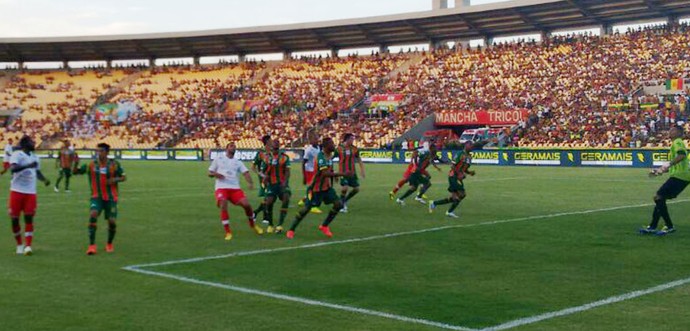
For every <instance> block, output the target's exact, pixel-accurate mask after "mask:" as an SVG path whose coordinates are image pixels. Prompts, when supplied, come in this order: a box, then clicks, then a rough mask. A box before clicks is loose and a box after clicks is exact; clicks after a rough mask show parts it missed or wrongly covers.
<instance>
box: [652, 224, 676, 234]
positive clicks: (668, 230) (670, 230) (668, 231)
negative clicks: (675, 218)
mask: <svg viewBox="0 0 690 331" xmlns="http://www.w3.org/2000/svg"><path fill="white" fill-rule="evenodd" d="M674 232H676V229H674V228H669V227H666V226H664V227H663V228H662V229H661V230H659V231H657V232H656V235H657V236H665V235H667V234H671V233H674Z"/></svg>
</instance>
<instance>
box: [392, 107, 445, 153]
mask: <svg viewBox="0 0 690 331" xmlns="http://www.w3.org/2000/svg"><path fill="white" fill-rule="evenodd" d="M435 116H436V115H434V114H433V113H432V114H431V115H429V116H427V117H426V118H425V119H423V120H421V121H420V122H419V123H417V125H415V126H413V127H412V128H410V129H409V130H407V132H405V133H403V134H402V135H400V137H397V138H395V140H393V146H398V145H402V143H403V142H405V141H406V140H408V139H411V140H420V139H422V137H423V136H424V133H425V132H427V131H429V130H433V129H434V128H435V126H434V123H435V121H436V120H435V118H434V117H435Z"/></svg>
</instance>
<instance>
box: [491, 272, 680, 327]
mask: <svg viewBox="0 0 690 331" xmlns="http://www.w3.org/2000/svg"><path fill="white" fill-rule="evenodd" d="M688 283H690V278H685V279H679V280H676V281H673V282H670V283H666V284H662V285H658V286H654V287H651V288H648V289H645V290H638V291H633V292H629V293H626V294H621V295H617V296H612V297H609V298H606V299H603V300H599V301H594V302H590V303H587V304H584V305H581V306H577V307H570V308H566V309H563V310H559V311H553V312H550V313H545V314H541V315H536V316H532V317H526V318H520V319H516V320H514V321H510V322H508V323H504V324H500V325H496V326H492V327H488V328H485V329H482V330H481V331H498V330H506V329H512V328H515V327H518V326H522V325H526V324H532V323H537V322H541V321H544V320H548V319H552V318H556V317H561V316H568V315H572V314H577V313H581V312H583V311H586V310H590V309H594V308H597V307H601V306H605V305H610V304H613V303H617V302H621V301H626V300H630V299H634V298H637V297H641V296H643V295H648V294H652V293H656V292H661V291H666V290H669V289H672V288H674V287H679V286H683V285H686V284H688Z"/></svg>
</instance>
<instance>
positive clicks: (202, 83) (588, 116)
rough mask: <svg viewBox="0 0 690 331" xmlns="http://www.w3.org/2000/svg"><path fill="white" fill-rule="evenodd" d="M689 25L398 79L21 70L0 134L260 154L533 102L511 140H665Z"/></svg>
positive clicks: (474, 58)
mask: <svg viewBox="0 0 690 331" xmlns="http://www.w3.org/2000/svg"><path fill="white" fill-rule="evenodd" d="M687 32H688V27H687V26H685V25H680V26H674V27H672V28H666V27H663V28H654V29H645V30H639V31H629V32H628V33H623V34H616V35H612V36H601V37H599V36H592V35H579V36H566V37H551V38H549V39H547V40H544V41H543V42H541V43H535V42H519V43H512V44H500V45H495V46H493V47H489V48H484V49H482V48H479V49H466V50H465V49H438V50H435V51H432V52H425V53H424V54H423V56H422V58H421V60H420V61H419V62H418V63H416V64H413V65H411V66H410V67H409V68H408V69H407V70H400V71H399V72H397V73H395V74H392V72H393V71H394V70H395V69H396V68H398V67H400V66H401V65H402V64H403V63H404V62H406V61H409V60H410V56H409V55H408V54H378V53H377V54H373V55H372V56H359V57H358V56H348V57H340V58H339V57H335V58H331V57H324V58H321V57H319V58H307V59H293V60H287V61H283V62H280V63H277V64H273V65H270V66H269V65H267V64H265V63H263V62H260V63H256V62H250V63H221V64H218V65H204V66H198V65H194V66H192V65H180V66H164V67H153V68H135V67H131V68H123V69H106V68H93V69H89V70H68V71H64V70H63V71H22V72H20V73H18V74H16V75H13V76H11V78H7V77H5V78H3V79H6V80H7V79H10V81H9V83H7V84H6V86H5V89H4V90H3V91H1V92H0V109H15V108H21V109H22V110H23V112H22V114H21V116H20V117H18V118H17V119H15V120H13V121H11V124H10V125H8V126H7V127H6V128H4V130H0V138H2V139H7V138H9V137H16V136H17V135H19V134H20V133H21V132H26V133H29V134H32V135H34V136H35V137H36V138H37V140H38V141H39V142H40V141H43V140H48V141H53V140H54V141H58V140H59V139H56V138H70V139H72V140H73V141H75V142H76V145H77V147H92V146H91V145H93V144H95V143H96V142H97V141H101V140H105V141H107V142H109V143H110V144H111V145H113V146H115V147H116V148H128V147H129V148H155V147H160V146H172V145H173V144H174V146H175V147H181V148H213V147H220V146H223V145H224V144H226V143H227V142H229V141H238V142H239V146H240V147H241V148H257V147H260V143H259V141H258V137H261V136H262V135H264V134H271V135H273V136H274V137H275V138H277V139H279V140H280V142H281V144H282V145H283V146H286V147H288V146H296V145H299V144H300V143H301V142H302V141H303V140H302V138H303V137H304V133H305V132H306V131H307V130H310V129H312V128H315V127H318V128H319V130H320V132H322V133H323V134H326V135H330V136H333V137H334V138H336V139H338V138H339V137H340V136H341V135H342V134H344V133H346V132H353V133H356V134H357V135H358V138H359V139H358V140H357V144H358V145H359V146H360V147H390V144H391V142H392V141H393V140H394V139H395V138H396V137H398V136H399V135H401V134H402V133H404V132H406V131H407V130H409V129H410V128H411V127H413V126H414V125H415V124H417V123H419V121H421V120H423V119H424V118H426V117H427V116H429V115H431V114H432V113H434V112H441V111H445V110H470V111H474V110H510V109H526V110H528V111H529V113H530V117H529V119H528V120H526V121H523V122H521V123H519V124H518V125H517V129H516V130H515V131H514V132H513V135H514V137H513V140H512V141H511V142H512V143H513V144H514V145H516V146H519V147H654V146H659V145H664V144H667V143H668V142H667V141H665V140H664V137H663V134H664V130H665V129H666V128H668V127H669V126H670V125H673V124H682V125H685V126H686V127H688V128H690V125H688V124H687V122H688V121H687V119H688V112H689V110H690V103H688V102H687V98H688V94H689V93H690V90H688V89H681V90H679V91H674V92H673V93H672V94H670V95H666V93H654V94H645V93H644V91H645V88H646V87H650V86H657V85H663V83H664V82H666V81H667V80H670V79H682V78H684V77H688V76H690V54H688V52H686V50H687V45H688V44H690V34H688V33H687ZM389 76H392V77H389ZM0 78H2V77H0ZM384 81H385V83H384V84H383V85H381V83H382V82H384ZM120 85H121V86H120ZM108 93H110V94H112V95H109V94H108ZM370 93H401V94H403V95H405V99H404V102H402V104H401V105H400V107H399V108H397V109H396V110H394V111H388V112H385V113H376V114H374V113H372V112H370V111H367V109H366V107H361V105H359V104H357V103H358V102H359V101H361V100H362V99H363V98H364V97H366V96H368V95H369V94H370ZM105 95H107V96H108V98H107V100H105V101H108V102H112V103H127V102H129V103H132V104H136V105H137V107H138V109H137V111H134V112H131V113H128V114H127V115H128V116H127V118H126V119H125V120H124V121H123V122H121V123H115V122H111V121H103V120H101V119H99V118H98V116H97V115H96V114H95V113H94V110H93V106H94V104H95V103H96V101H97V100H98V101H99V102H102V101H104V100H99V98H103V96H105ZM374 115H375V116H374ZM43 147H50V146H43Z"/></svg>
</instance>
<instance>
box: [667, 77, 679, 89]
mask: <svg viewBox="0 0 690 331" xmlns="http://www.w3.org/2000/svg"><path fill="white" fill-rule="evenodd" d="M682 89H683V79H682V78H681V79H677V78H676V79H667V80H666V90H667V91H669V90H682Z"/></svg>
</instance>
